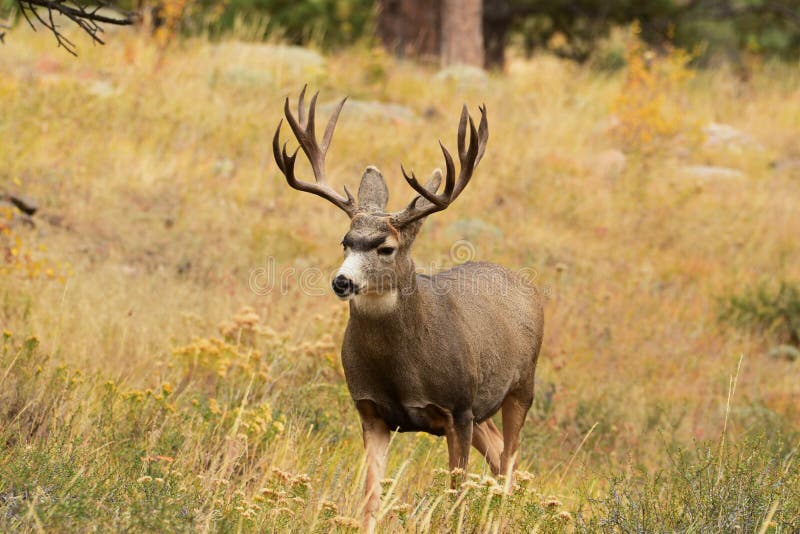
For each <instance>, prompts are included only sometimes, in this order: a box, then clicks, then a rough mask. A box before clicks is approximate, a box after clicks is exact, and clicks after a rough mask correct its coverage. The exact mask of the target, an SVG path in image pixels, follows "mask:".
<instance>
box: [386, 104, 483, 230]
mask: <svg viewBox="0 0 800 534" xmlns="http://www.w3.org/2000/svg"><path fill="white" fill-rule="evenodd" d="M479 109H480V111H481V122H480V124H479V126H478V129H477V130H476V129H475V123H474V122H472V117H470V115H469V113H468V112H467V106H466V105H465V106H464V107H463V109H462V110H461V120H460V121H459V124H458V160H459V164H460V167H461V168H460V170H459V173H458V179H456V176H455V174H456V171H455V165H454V164H453V157H452V156H451V155H450V152H448V151H447V149H446V148H445V147H444V145H443V144H442V142H441V141H439V146H440V147H441V148H442V154H443V155H444V161H445V165H446V169H447V171H446V174H445V183H444V191H442V192H441V193H440V194H437V193H436V191H437V190H438V189H439V187H438V186H439V184H438V183H436V184H435V186H434V187H433V188H432V190H428V189H426V188H425V187H424V186H423V185H422V184H420V183H419V182H418V181H417V177H416V175H415V174H414V172H413V171H412V172H411V176H409V175H408V173H406V170H405V169H404V168H403V166H402V165H401V166H400V169H401V170H402V171H403V176H404V177H405V179H406V182H408V185H410V186H411V187H412V188H413V189H414V191H416V192H417V193H419V195H417V196H416V197H414V200H412V201H411V203H410V204H409V205H408V206H407V207H406V208H405V209H404V210H403V211H400V212H397V213H395V214H393V215H392V223H393V224H394V225H395V226H398V227H399V226H403V225H406V224H409V223H412V222H414V221H416V220H418V219H421V218H422V217H427V216H428V215H430V214H431V213H436V212H437V211H442V210H444V209H445V208H447V206H449V205H450V204H451V203H452V202H453V201H454V200H455V199H456V198H457V197H458V195H460V194H461V192H462V191H463V190H464V188H465V187H467V184H468V183H469V180H470V178H472V173H473V172H474V171H475V168H476V167H477V166H478V162H480V160H481V158H482V157H483V153H484V151H485V150H486V141H487V140H488V139H489V126H488V124H487V122H486V106H481V107H480V108H479ZM467 123H469V146H468V147H466V148H465V146H464V141H465V138H466V135H467ZM423 199H424V200H427V202H422V200H423Z"/></svg>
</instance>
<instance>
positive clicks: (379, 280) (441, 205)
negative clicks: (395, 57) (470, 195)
mask: <svg viewBox="0 0 800 534" xmlns="http://www.w3.org/2000/svg"><path fill="white" fill-rule="evenodd" d="M305 91H306V88H305V87H304V88H303V90H302V91H301V92H300V97H299V101H298V118H295V117H294V115H293V114H292V112H291V109H290V106H289V99H288V98H287V99H286V102H285V105H284V114H285V116H286V121H287V122H288V123H289V127H290V128H291V130H292V132H293V133H294V135H295V137H296V138H297V141H298V143H299V145H300V146H299V148H298V149H297V150H295V151H294V152H293V153H291V154H289V153H288V152H287V150H286V144H284V145H283V147H281V146H280V131H281V126H282V124H283V120H281V122H280V123H279V124H278V128H277V130H276V131H275V137H274V138H273V145H272V146H273V152H274V155H275V161H276V162H277V164H278V168H279V169H280V170H281V172H282V173H283V174H284V176H285V177H286V181H287V183H288V184H289V185H290V186H291V187H293V188H294V189H297V190H299V191H305V192H307V193H312V194H315V195H317V196H320V197H322V198H324V199H326V200H328V201H329V202H331V203H333V204H334V205H335V206H337V207H338V208H340V209H341V210H342V211H344V212H345V213H346V214H347V215H348V216H349V217H350V229H349V230H348V232H347V233H346V234H345V236H344V238H343V239H342V246H343V248H344V262H343V263H342V266H341V267H340V268H339V270H338V272H337V273H336V276H335V277H334V279H333V282H332V287H333V291H334V293H335V294H336V296H337V297H339V298H340V299H342V300H350V299H352V298H354V297H356V296H358V295H363V296H365V297H380V296H387V295H396V292H397V291H398V290H400V289H406V288H408V287H409V286H410V285H412V284H413V280H414V264H413V262H412V261H411V257H410V254H409V253H410V249H411V245H412V244H413V242H414V238H415V237H416V235H417V233H418V231H419V229H420V227H421V225H422V221H423V220H424V219H425V218H426V217H427V216H428V215H430V214H432V213H436V212H437V211H442V210H444V209H446V208H447V207H448V206H449V205H450V204H451V203H452V202H453V201H454V200H455V199H456V198H458V196H459V195H460V194H461V193H462V192H463V191H464V188H466V186H467V184H468V183H469V181H470V178H472V174H473V172H474V171H475V168H476V167H477V166H478V163H479V162H480V160H481V158H482V157H483V153H484V151H485V149H486V141H487V139H488V136H489V130H488V125H487V122H486V108H485V107H484V106H481V108H480V112H481V120H480V124H479V126H478V127H477V128H475V124H474V122H473V120H472V117H470V116H469V113H468V112H467V108H466V106H464V107H463V108H462V111H461V120H460V121H459V125H458V159H459V172H458V175H456V169H455V163H454V161H453V157H452V156H451V155H450V152H449V151H448V150H447V149H446V148H445V147H444V145H443V144H442V143H441V141H440V142H439V146H440V147H441V150H442V155H443V156H444V161H445V173H444V189H443V190H442V191H441V192H439V189H440V188H441V185H442V171H441V170H439V169H436V170H435V171H434V172H433V173H432V175H431V177H430V179H429V180H428V182H427V183H426V184H425V185H424V186H423V185H422V184H420V182H419V181H418V180H417V177H416V175H415V174H414V172H413V171H412V172H410V173H409V172H406V170H405V168H403V166H402V165H401V171H402V173H403V177H404V178H405V180H406V182H407V183H408V185H410V186H411V188H412V189H413V190H414V191H415V192H416V193H417V195H416V196H415V197H414V198H413V199H412V200H411V202H410V203H409V204H408V205H407V206H406V207H405V208H404V209H402V210H400V211H397V212H387V211H386V205H387V202H388V200H389V190H388V188H387V187H386V181H385V180H384V178H383V175H382V174H381V173H380V171H379V170H378V169H377V168H375V167H372V166H369V167H367V169H366V170H365V171H364V175H363V176H362V177H361V184H360V185H359V188H358V201H357V202H356V199H355V198H354V197H353V195H351V194H350V192H349V191H348V189H347V187H345V188H344V195H341V194H339V193H337V192H336V191H334V189H333V188H332V187H330V186H329V185H328V184H327V183H326V181H325V155H326V153H327V150H328V147H329V146H330V143H331V139H332V138H333V132H334V129H335V128H336V122H337V120H338V118H339V114H340V112H341V110H342V107H343V106H344V103H345V102H346V100H347V99H346V98H345V99H343V100H342V101H341V102H340V103H339V104H338V105H337V106H336V108H335V109H334V111H333V113H332V114H331V117H330V119H329V120H328V125H327V127H326V128H325V133H324V135H323V137H322V143H321V144H320V143H318V141H317V138H316V133H315V118H316V103H317V96H318V94H319V93H317V94H315V95H314V96H313V97H312V98H311V103H310V104H309V106H308V110H306V108H305V105H304V97H305ZM468 127H469V143H468V144H467V142H466V137H467V128H468ZM300 149H302V150H303V152H304V153H305V154H306V156H307V157H308V160H309V162H310V163H311V169H312V171H313V173H314V178H315V182H307V181H300V180H298V179H297V178H296V177H295V173H294V167H295V160H296V158H297V153H298V151H299V150H300Z"/></svg>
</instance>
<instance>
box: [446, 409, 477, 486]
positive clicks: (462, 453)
mask: <svg viewBox="0 0 800 534" xmlns="http://www.w3.org/2000/svg"><path fill="white" fill-rule="evenodd" d="M472 430H473V418H472V413H471V412H462V413H459V414H453V415H452V416H451V417H449V418H448V422H447V425H446V426H445V437H446V438H447V454H448V456H449V457H450V471H451V472H453V471H454V470H456V469H462V470H464V471H466V469H467V462H468V461H469V447H470V445H471V444H472ZM463 478H464V473H461V474H460V476H451V478H450V486H451V487H453V488H455V486H456V483H457V482H459V481H460V479H463Z"/></svg>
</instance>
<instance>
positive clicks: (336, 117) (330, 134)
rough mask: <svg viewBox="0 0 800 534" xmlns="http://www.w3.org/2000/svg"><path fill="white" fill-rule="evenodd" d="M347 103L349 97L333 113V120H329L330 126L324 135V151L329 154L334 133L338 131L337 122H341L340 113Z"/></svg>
mask: <svg viewBox="0 0 800 534" xmlns="http://www.w3.org/2000/svg"><path fill="white" fill-rule="evenodd" d="M345 102H347V97H344V98H343V99H342V101H341V102H339V105H338V106H336V109H334V110H333V113H331V118H330V119H328V126H327V127H326V128H325V133H324V134H323V135H322V147H321V148H322V151H323V152H327V151H328V147H329V146H330V144H331V139H332V138H333V131H334V130H335V129H336V122H337V121H338V120H339V113H341V111H342V108H343V107H344V103H345Z"/></svg>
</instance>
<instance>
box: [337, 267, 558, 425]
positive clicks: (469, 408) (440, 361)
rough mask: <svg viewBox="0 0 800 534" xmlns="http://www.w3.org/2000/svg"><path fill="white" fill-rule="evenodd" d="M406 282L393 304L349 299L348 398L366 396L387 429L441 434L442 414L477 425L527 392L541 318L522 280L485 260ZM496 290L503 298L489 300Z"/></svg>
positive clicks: (344, 357) (345, 347)
mask: <svg viewBox="0 0 800 534" xmlns="http://www.w3.org/2000/svg"><path fill="white" fill-rule="evenodd" d="M478 282H480V283H478ZM414 284H415V286H416V287H415V288H407V287H406V288H403V289H402V290H400V291H399V292H398V293H399V294H398V297H397V302H396V305H395V307H394V309H392V310H380V311H378V312H377V313H375V312H373V308H372V307H371V306H369V305H367V306H366V310H362V309H360V306H359V303H358V302H357V301H356V300H355V299H354V300H353V301H351V303H350V320H349V323H348V325H347V330H346V331H345V336H344V342H343V345H342V365H343V367H344V371H345V377H346V379H347V386H348V389H349V390H350V394H351V396H352V397H353V399H354V400H355V401H356V402H358V401H370V402H372V403H374V404H375V407H376V410H377V412H378V414H379V416H380V417H381V418H382V419H383V420H384V421H385V422H386V424H387V426H388V427H389V428H390V429H392V430H397V431H400V432H413V431H422V432H428V433H431V434H435V435H439V436H441V435H444V434H445V428H444V427H443V425H442V417H441V415H442V413H445V414H451V415H453V414H464V413H468V414H471V417H472V419H473V421H474V422H475V423H481V422H483V421H484V420H485V419H487V418H489V417H491V416H492V415H494V414H495V413H496V412H497V411H498V410H499V409H500V406H501V405H502V403H503V399H504V398H505V397H506V395H507V394H508V393H509V392H510V391H512V390H522V391H529V392H530V393H531V396H532V394H533V379H534V372H535V367H536V358H537V356H538V353H539V347H540V345H541V341H542V325H543V321H542V310H541V305H540V303H539V299H538V296H537V295H536V294H535V293H534V292H533V290H532V289H531V288H528V287H526V286H524V283H523V282H522V281H521V280H519V279H518V278H517V277H516V276H515V275H514V274H513V273H511V272H509V271H507V270H506V269H504V268H503V267H500V266H498V265H492V264H486V263H466V264H463V265H460V266H458V267H455V268H453V269H450V270H449V271H445V272H442V273H438V274H436V275H434V276H432V277H427V276H424V275H417V276H416V277H415V279H414ZM497 295H505V298H504V299H501V300H500V301H499V302H498V301H495V300H489V299H490V297H495V296H497ZM421 317H424V321H421V320H420V318H421Z"/></svg>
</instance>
